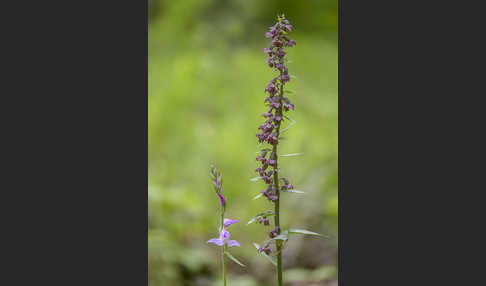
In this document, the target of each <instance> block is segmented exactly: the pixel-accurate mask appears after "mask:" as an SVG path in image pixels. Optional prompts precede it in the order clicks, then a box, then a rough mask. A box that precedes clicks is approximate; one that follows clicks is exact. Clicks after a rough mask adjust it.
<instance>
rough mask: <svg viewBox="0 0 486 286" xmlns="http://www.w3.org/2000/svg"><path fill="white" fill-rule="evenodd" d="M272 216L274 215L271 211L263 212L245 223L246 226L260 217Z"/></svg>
mask: <svg viewBox="0 0 486 286" xmlns="http://www.w3.org/2000/svg"><path fill="white" fill-rule="evenodd" d="M273 215H274V213H273V212H272V211H264V212H262V213H258V214H256V215H255V216H254V217H252V218H251V219H250V221H249V222H248V223H247V225H249V224H251V223H253V222H255V221H256V220H257V219H258V218H259V217H261V216H273Z"/></svg>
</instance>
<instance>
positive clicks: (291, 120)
mask: <svg viewBox="0 0 486 286" xmlns="http://www.w3.org/2000/svg"><path fill="white" fill-rule="evenodd" d="M284 117H285V118H287V119H288V120H290V122H291V123H290V125H289V126H287V127H285V128H284V129H282V130H281V131H280V133H282V132H284V131H287V130H289V128H290V127H292V126H293V125H294V124H295V123H296V122H295V120H293V119H292V118H290V117H288V116H285V115H284Z"/></svg>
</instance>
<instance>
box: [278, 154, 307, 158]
mask: <svg viewBox="0 0 486 286" xmlns="http://www.w3.org/2000/svg"><path fill="white" fill-rule="evenodd" d="M303 154H304V153H291V154H284V155H279V156H280V157H294V156H300V155H303Z"/></svg>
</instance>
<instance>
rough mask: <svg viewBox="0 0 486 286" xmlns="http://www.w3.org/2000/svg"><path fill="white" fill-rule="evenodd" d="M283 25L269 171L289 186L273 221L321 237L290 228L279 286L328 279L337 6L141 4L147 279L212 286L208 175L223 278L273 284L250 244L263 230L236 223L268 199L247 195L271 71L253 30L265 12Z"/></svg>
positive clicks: (332, 249)
mask: <svg viewBox="0 0 486 286" xmlns="http://www.w3.org/2000/svg"><path fill="white" fill-rule="evenodd" d="M278 13H284V14H285V15H286V17H287V19H289V20H290V22H291V23H292V24H293V26H294V31H293V32H292V33H291V34H290V37H291V38H293V39H294V40H295V41H296V42H297V45H296V46H295V47H293V48H289V49H288V56H287V57H288V58H289V59H290V60H292V61H293V62H292V63H290V64H288V67H289V72H290V74H293V75H295V76H296V78H292V80H291V82H290V83H289V84H288V85H287V87H288V89H290V90H293V91H294V92H295V93H294V94H292V95H290V94H289V95H288V96H289V97H290V98H291V100H292V102H293V103H294V104H295V107H296V108H295V111H293V112H290V117H292V118H293V119H294V120H295V121H296V122H297V123H296V124H295V125H294V126H293V127H292V128H290V129H289V130H288V131H287V134H286V137H287V138H288V139H287V140H285V141H282V143H281V144H280V147H279V149H280V150H281V154H284V153H297V152H303V153H304V155H303V156H299V157H288V158H281V159H280V163H279V166H280V167H281V168H282V169H283V172H284V174H285V176H286V177H288V178H289V179H290V180H291V182H292V183H293V184H294V186H295V188H296V189H299V190H303V191H305V192H306V194H283V198H282V203H281V204H282V207H281V208H282V214H281V222H282V226H283V227H284V228H288V227H293V228H305V229H309V230H313V231H316V232H320V233H326V234H328V235H330V238H329V239H322V238H316V237H309V236H303V235H294V236H292V237H291V239H290V241H289V243H288V247H287V248H286V250H285V252H284V268H285V272H284V279H285V281H286V282H287V285H333V286H335V285H337V281H336V279H337V239H338V238H337V208H338V201H337V142H338V141H337V138H338V137H337V134H338V133H337V126H338V125H337V110H338V109H337V103H338V97H337V68H338V61H337V59H338V46H337V1H336V0H333V1H327V0H313V1H310V0H308V1H304V0H303V1H271V0H233V1H222V0H185V1H162V0H152V1H149V42H148V44H149V59H148V63H149V71H148V80H149V82H148V86H149V98H148V101H149V118H148V122H149V134H148V141H149V154H148V156H149V195H148V199H149V213H148V223H149V233H148V238H149V241H148V245H149V249H148V252H149V285H151V286H160V285H171V286H172V285H173V286H182V285H201V286H203V285H220V274H221V273H220V266H219V259H220V252H219V248H218V247H216V246H214V245H209V244H207V243H206V241H207V240H208V239H210V238H213V237H217V235H218V233H217V232H218V219H219V218H218V211H219V200H218V198H217V196H216V195H215V193H214V191H213V189H212V187H211V181H210V176H209V165H210V163H214V164H215V165H216V167H217V168H218V170H220V171H221V172H222V174H223V182H224V183H223V190H224V194H225V196H226V198H227V200H228V210H227V217H229V218H232V219H238V220H240V221H242V222H241V223H238V224H235V225H232V226H231V227H230V228H229V230H230V232H231V235H232V239H236V240H238V241H239V242H240V243H241V246H242V247H241V248H237V247H234V248H232V249H231V252H232V254H233V255H234V256H235V257H237V258H238V259H239V260H240V261H242V262H243V263H245V264H246V265H247V267H246V268H241V267H239V266H238V265H236V264H234V263H233V262H231V261H228V265H229V279H230V280H229V285H231V286H259V285H275V275H274V270H273V269H272V267H273V266H272V265H271V264H270V263H268V261H267V260H266V259H265V258H263V257H261V256H260V255H258V254H257V252H256V250H255V248H254V247H253V246H252V242H258V243H261V242H262V241H263V240H265V239H266V238H267V234H266V232H267V231H269V230H270V229H269V227H264V226H262V225H259V224H251V225H249V226H247V225H246V222H247V221H248V220H249V219H250V218H251V217H253V215H254V214H256V213H258V212H261V211H264V210H267V209H271V208H272V207H273V205H272V204H271V203H269V202H268V201H266V200H265V199H263V198H261V199H259V200H255V201H254V200H252V198H253V197H254V196H255V195H256V194H258V193H259V191H261V190H262V189H263V186H264V184H263V182H261V181H258V182H251V181H250V180H249V179H250V178H253V177H255V176H256V173H255V172H254V170H255V168H256V167H257V162H256V161H255V156H256V154H255V152H256V151H257V150H258V149H257V138H256V136H255V133H256V132H257V127H258V126H259V125H260V124H261V123H262V122H263V117H261V116H260V115H261V114H262V113H263V112H265V111H266V108H265V106H264V104H263V99H264V98H265V95H264V92H263V90H264V88H265V86H266V84H267V82H268V81H269V80H270V79H271V78H272V72H271V70H270V69H269V68H268V66H267V65H266V63H265V62H264V61H265V59H266V56H265V54H264V53H263V48H264V47H267V46H268V45H269V40H268V39H266V38H265V37H264V34H265V32H266V31H267V29H268V27H270V26H271V25H273V24H274V23H275V21H276V15H277V14H278Z"/></svg>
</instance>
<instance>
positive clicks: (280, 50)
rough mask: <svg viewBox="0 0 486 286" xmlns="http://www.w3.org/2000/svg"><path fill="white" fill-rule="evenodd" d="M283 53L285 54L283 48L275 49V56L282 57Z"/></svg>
mask: <svg viewBox="0 0 486 286" xmlns="http://www.w3.org/2000/svg"><path fill="white" fill-rule="evenodd" d="M285 55H286V53H285V52H284V50H283V49H278V50H277V56H279V57H281V58H282V57H284V56H285Z"/></svg>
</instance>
